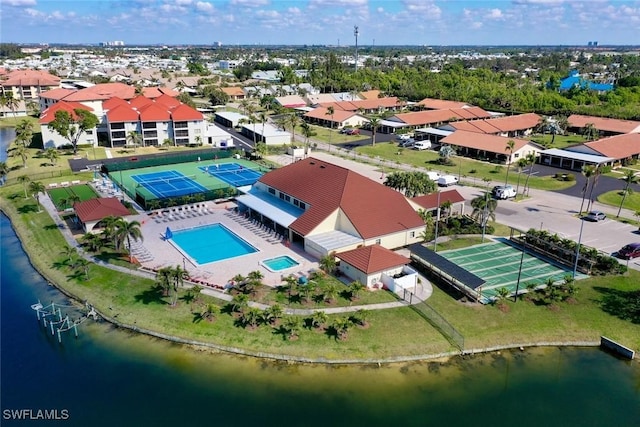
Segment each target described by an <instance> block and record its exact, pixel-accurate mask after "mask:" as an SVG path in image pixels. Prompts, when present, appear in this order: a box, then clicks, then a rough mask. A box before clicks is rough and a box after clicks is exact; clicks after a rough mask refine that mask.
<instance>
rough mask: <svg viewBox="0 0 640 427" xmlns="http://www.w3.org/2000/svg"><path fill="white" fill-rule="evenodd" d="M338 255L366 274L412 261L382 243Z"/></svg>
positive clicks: (337, 255)
mask: <svg viewBox="0 0 640 427" xmlns="http://www.w3.org/2000/svg"><path fill="white" fill-rule="evenodd" d="M336 257H338V258H340V259H341V260H342V261H344V262H346V263H347V264H350V265H352V266H353V267H354V268H356V269H358V270H360V271H362V272H364V273H366V274H371V273H377V272H379V271H384V270H389V269H392V268H397V267H399V266H402V265H407V264H409V263H410V262H411V260H410V259H409V258H407V257H405V256H402V255H399V254H397V253H395V252H393V251H391V250H389V249H387V248H384V247H382V246H380V245H372V246H364V247H362V248H357V249H352V250H350V251H346V252H341V253H339V254H336Z"/></svg>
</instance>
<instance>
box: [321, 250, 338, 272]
mask: <svg viewBox="0 0 640 427" xmlns="http://www.w3.org/2000/svg"><path fill="white" fill-rule="evenodd" d="M320 268H321V269H322V270H323V271H324V272H325V273H329V274H333V272H334V271H335V269H336V257H335V255H334V254H333V253H331V254H328V255H325V256H323V257H322V258H320Z"/></svg>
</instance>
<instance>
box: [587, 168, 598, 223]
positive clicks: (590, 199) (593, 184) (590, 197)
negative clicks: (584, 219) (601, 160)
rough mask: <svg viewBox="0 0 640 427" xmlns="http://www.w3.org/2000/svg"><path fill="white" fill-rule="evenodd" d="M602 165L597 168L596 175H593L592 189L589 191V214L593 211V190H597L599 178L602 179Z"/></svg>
mask: <svg viewBox="0 0 640 427" xmlns="http://www.w3.org/2000/svg"><path fill="white" fill-rule="evenodd" d="M600 173H601V170H600V165H598V166H596V170H595V173H594V174H593V179H592V180H591V189H590V190H589V201H588V202H587V212H588V211H590V210H591V205H592V204H593V190H595V188H596V185H598V178H600Z"/></svg>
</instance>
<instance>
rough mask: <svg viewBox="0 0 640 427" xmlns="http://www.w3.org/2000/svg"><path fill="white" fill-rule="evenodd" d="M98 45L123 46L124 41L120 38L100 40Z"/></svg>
mask: <svg viewBox="0 0 640 427" xmlns="http://www.w3.org/2000/svg"><path fill="white" fill-rule="evenodd" d="M100 46H124V42H123V41H122V40H114V41H110V42H101V43H100Z"/></svg>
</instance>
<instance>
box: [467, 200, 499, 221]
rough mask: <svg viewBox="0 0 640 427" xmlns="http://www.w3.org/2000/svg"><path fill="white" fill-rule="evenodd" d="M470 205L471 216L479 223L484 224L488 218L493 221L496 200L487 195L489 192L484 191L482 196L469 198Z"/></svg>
mask: <svg viewBox="0 0 640 427" xmlns="http://www.w3.org/2000/svg"><path fill="white" fill-rule="evenodd" d="M471 207H472V208H473V212H472V213H471V217H472V218H474V219H475V220H476V221H479V222H480V223H481V224H483V225H485V224H486V223H487V221H488V220H489V218H491V219H493V220H494V221H495V219H496V214H495V211H496V208H497V207H498V201H497V200H495V199H494V198H492V197H489V193H485V194H484V195H482V196H478V197H476V198H474V199H472V200H471Z"/></svg>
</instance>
